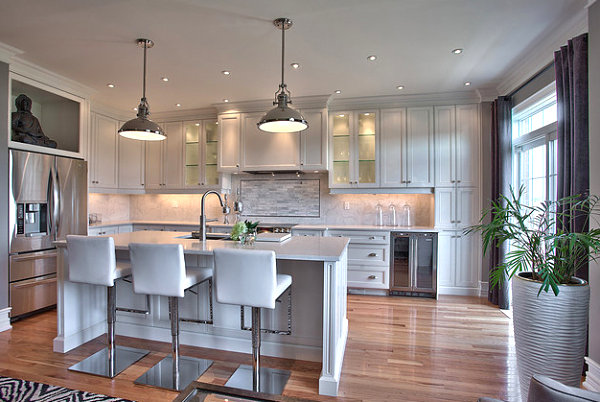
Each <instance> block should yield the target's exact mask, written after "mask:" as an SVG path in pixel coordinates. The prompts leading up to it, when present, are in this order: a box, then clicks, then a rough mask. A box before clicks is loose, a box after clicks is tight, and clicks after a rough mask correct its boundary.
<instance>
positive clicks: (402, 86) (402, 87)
mask: <svg viewBox="0 0 600 402" xmlns="http://www.w3.org/2000/svg"><path fill="white" fill-rule="evenodd" d="M396 89H398V90H400V89H404V85H398V86H397V87H396Z"/></svg>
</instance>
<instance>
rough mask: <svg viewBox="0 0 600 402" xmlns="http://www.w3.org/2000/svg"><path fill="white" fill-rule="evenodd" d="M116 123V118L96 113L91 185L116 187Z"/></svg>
mask: <svg viewBox="0 0 600 402" xmlns="http://www.w3.org/2000/svg"><path fill="white" fill-rule="evenodd" d="M117 125H118V122H117V121H116V120H114V119H111V118H109V117H105V116H102V115H99V114H96V118H95V124H94V128H95V130H94V147H93V155H94V161H93V165H92V166H93V174H91V177H92V183H91V184H92V186H91V187H102V188H116V187H117V163H118V161H117V136H118V134H117V130H118V129H119V128H118V127H117Z"/></svg>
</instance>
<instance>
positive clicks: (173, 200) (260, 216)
mask: <svg viewBox="0 0 600 402" xmlns="http://www.w3.org/2000/svg"><path fill="white" fill-rule="evenodd" d="M237 189H240V191H241V197H242V201H243V203H244V213H243V214H242V218H243V219H245V218H247V219H252V220H259V221H261V222H263V223H304V224H350V225H352V224H355V225H374V224H375V207H376V205H377V204H378V203H379V204H380V205H382V207H383V213H384V223H385V224H387V223H388V222H389V216H390V212H389V211H390V210H389V205H390V204H394V206H395V207H396V213H397V219H398V222H400V216H401V213H402V207H403V206H404V205H405V204H408V205H410V207H411V212H412V215H413V221H414V225H417V226H433V225H434V196H433V194H330V193H329V187H328V184H327V176H326V175H319V174H311V175H304V176H302V178H300V179H299V178H297V177H296V176H295V175H285V176H283V175H278V176H276V178H264V179H262V178H255V177H248V176H234V179H233V190H232V193H233V194H236V193H237ZM235 197H236V196H232V197H231V198H230V203H229V205H230V206H232V204H233V203H232V202H231V201H232V198H235ZM201 199H202V194H142V195H122V194H90V195H89V208H88V210H89V212H90V213H99V214H100V215H101V216H102V219H103V220H104V221H120V220H138V221H139V220H142V221H143V220H146V221H177V222H190V223H193V224H195V223H197V222H198V219H199V217H200V201H201ZM206 201H207V203H206V213H207V217H208V218H215V219H218V221H219V222H223V214H222V212H221V208H220V206H219V202H218V200H217V197H215V196H213V195H211V196H209V197H207V199H206ZM345 204H347V206H348V208H349V209H344V206H345ZM232 209H233V208H232ZM232 215H233V214H232ZM230 221H233V216H230Z"/></svg>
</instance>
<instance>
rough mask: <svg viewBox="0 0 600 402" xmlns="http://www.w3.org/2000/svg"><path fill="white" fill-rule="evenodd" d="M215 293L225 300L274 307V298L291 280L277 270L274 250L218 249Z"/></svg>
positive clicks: (218, 298) (229, 302) (240, 303)
mask: <svg viewBox="0 0 600 402" xmlns="http://www.w3.org/2000/svg"><path fill="white" fill-rule="evenodd" d="M214 256H215V293H216V297H217V301H218V302H219V303H225V304H236V305H240V306H251V307H260V308H269V309H274V308H275V300H276V299H277V298H278V297H279V296H281V294H282V293H283V292H284V291H285V290H286V289H287V288H288V287H289V286H290V285H291V284H292V277H291V276H290V275H281V274H277V265H276V262H275V253H274V252H273V251H268V250H241V249H224V248H221V249H215V250H214Z"/></svg>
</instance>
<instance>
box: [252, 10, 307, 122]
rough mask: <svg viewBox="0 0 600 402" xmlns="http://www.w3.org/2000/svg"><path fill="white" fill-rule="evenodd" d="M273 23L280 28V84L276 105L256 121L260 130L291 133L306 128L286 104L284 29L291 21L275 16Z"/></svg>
mask: <svg viewBox="0 0 600 402" xmlns="http://www.w3.org/2000/svg"><path fill="white" fill-rule="evenodd" d="M273 24H274V25H275V26H276V27H277V28H279V29H281V84H279V90H277V92H275V101H274V102H273V105H277V106H276V107H274V108H273V109H271V110H269V111H268V112H267V113H266V114H265V115H264V116H263V118H262V119H260V121H259V122H258V128H259V129H260V130H262V131H268V132H271V133H291V132H295V131H302V130H306V129H307V128H308V122H307V121H306V120H305V119H304V117H303V116H302V115H301V114H300V112H298V111H297V110H296V109H294V108H292V107H290V106H288V105H289V104H291V103H292V99H291V94H290V91H289V90H288V89H287V85H285V81H284V79H283V78H284V66H285V31H286V30H288V29H290V27H291V26H292V21H291V20H290V19H288V18H277V19H276V20H274V21H273Z"/></svg>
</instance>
